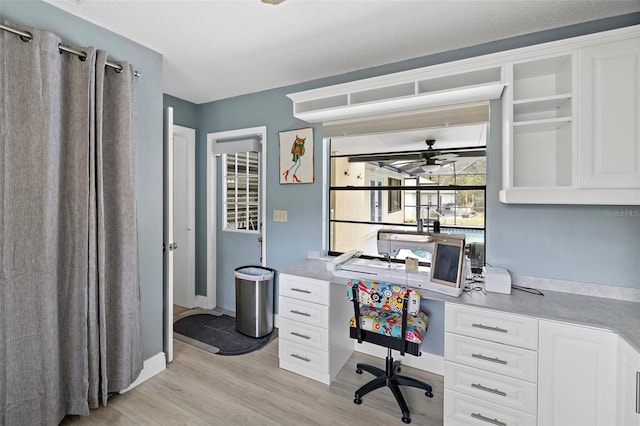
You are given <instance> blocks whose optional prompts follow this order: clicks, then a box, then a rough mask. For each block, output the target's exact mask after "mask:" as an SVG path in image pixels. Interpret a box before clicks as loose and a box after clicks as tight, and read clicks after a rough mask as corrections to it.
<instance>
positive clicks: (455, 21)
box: [46, 0, 640, 104]
mask: <svg viewBox="0 0 640 426" xmlns="http://www.w3.org/2000/svg"><path fill="white" fill-rule="evenodd" d="M46 1H47V2H48V3H51V4H52V5H54V6H56V7H59V8H61V9H64V10H66V11H68V12H70V13H72V14H74V15H77V16H79V17H81V18H84V19H85V20H87V21H90V22H93V23H95V24H97V25H100V26H102V27H105V28H108V29H109V30H111V31H113V32H115V33H118V34H120V35H122V36H125V37H127V38H129V39H131V40H134V41H136V42H137V43H140V44H142V45H144V46H147V47H149V48H151V49H154V50H156V51H158V52H160V53H162V54H163V55H164V92H165V93H168V94H170V95H173V96H176V97H178V98H182V99H185V100H188V101H190V102H193V103H196V104H200V103H204V102H209V101H213V100H217V99H223V98H228V97H233V96H237V95H241V94H246V93H253V92H258V91H261V90H266V89H270V88H274V87H281V86H286V85H290V84H295V83H300V82H304V81H310V80H313V79H317V78H322V77H328V76H332V75H338V74H342V73H346V72H350V71H355V70H359V69H365V68H370V67H374V66H377V65H382V64H388V63H392V62H398V61H402V60H406V59H411V58H416V57H420V56H425V55H429V54H433V53H437V52H442V51H447V50H451V49H456V48H461V47H466V46H472V45H476V44H480V43H484V42H489V41H493V40H499V39H504V38H508V37H513V36H517V35H522V34H528V33H533V32H537V31H542V30H545V29H550V28H557V27H562V26H566V25H571V24H575V23H579V22H585V21H591V20H595V19H599V18H605V17H610V16H616V15H623V14H627V13H632V12H638V11H640V1H638V0H628V1H618V0H599V1H583V0H560V1H558V0H555V1H547V0H534V1H531V0H529V1H525V0H496V1H484V0H473V1H466V0H449V1H436V0H421V1H407V0H359V1H358V0H352V1H343V0H287V1H285V2H284V3H281V4H280V5H277V6H274V5H269V4H264V3H262V2H261V1H260V0H209V1H192V0H164V1H152V0H129V1H122V0H120V1H118V0H98V1H96V0H46ZM116 59H126V60H129V61H130V62H132V63H134V64H135V58H116Z"/></svg>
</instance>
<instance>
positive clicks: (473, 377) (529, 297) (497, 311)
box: [281, 259, 640, 426]
mask: <svg viewBox="0 0 640 426" xmlns="http://www.w3.org/2000/svg"><path fill="white" fill-rule="evenodd" d="M282 275H284V276H285V281H286V279H287V278H286V277H301V278H304V279H311V280H314V281H313V282H314V283H315V284H320V285H324V286H326V287H327V289H330V288H331V290H330V291H331V292H332V294H335V296H334V300H333V305H331V306H328V316H329V318H331V317H341V318H342V317H348V316H350V315H352V312H351V305H350V304H349V303H340V302H339V299H340V298H342V299H344V300H345V301H346V300H347V294H346V291H345V290H344V287H343V286H344V284H345V283H344V282H341V281H340V280H336V279H335V278H334V277H333V275H332V274H331V272H328V271H327V270H326V262H325V261H323V260H317V259H307V260H304V261H301V262H298V263H296V264H294V265H291V266H289V267H288V268H286V269H285V270H284V271H282V273H281V276H282ZM328 291H329V290H328ZM421 292H422V297H423V298H424V299H427V301H429V302H424V303H432V304H433V303H436V305H437V304H438V302H442V304H443V305H444V310H440V312H439V314H440V315H442V312H444V317H445V318H444V320H443V321H442V319H441V318H439V319H440V320H441V321H435V318H433V313H430V316H431V318H430V323H429V330H428V332H427V335H429V334H438V335H441V336H443V338H444V356H442V355H440V354H430V353H429V348H425V344H423V356H422V357H420V358H426V359H427V360H430V361H431V362H430V363H428V365H429V366H430V367H427V368H424V367H421V365H420V361H419V360H420V358H416V357H411V356H407V357H404V358H403V360H402V362H403V363H405V364H407V365H411V366H415V367H418V368H424V369H427V370H429V371H432V372H435V373H438V374H442V375H444V376H445V380H444V382H445V392H444V393H445V407H444V417H445V423H446V424H460V423H466V422H473V421H478V420H480V421H487V420H484V419H489V420H491V421H492V422H493V421H494V420H496V419H498V420H497V421H500V422H502V423H505V424H562V423H567V422H570V423H574V424H585V425H586V424H625V425H626V424H632V425H636V426H638V425H640V413H638V412H639V411H640V394H639V393H640V392H639V391H638V387H639V386H640V303H638V302H635V301H626V300H616V299H609V298H604V297H594V296H587V295H581V294H574V293H566V292H559V291H552V290H547V289H545V290H543V293H544V296H538V295H533V294H530V293H525V292H522V291H518V290H513V292H512V294H510V295H506V294H497V293H487V294H486V295H485V294H483V293H482V292H480V291H473V292H468V293H463V294H462V295H461V296H460V297H449V296H445V295H442V294H438V293H433V292H429V291H424V290H422V291H421ZM281 303H282V299H281ZM336 309H338V310H340V312H336V311H335V310H336ZM345 309H346V310H347V311H348V313H347V314H346V315H345V313H344V312H342V310H345ZM427 311H428V309H427ZM435 324H439V327H434V325H435ZM333 333H336V334H338V335H340V336H342V337H339V338H337V339H334V341H335V342H338V343H336V345H337V346H339V348H337V353H339V354H340V362H342V359H343V358H344V354H345V345H346V347H348V346H349V345H350V344H351V345H352V347H353V348H355V347H358V350H360V348H361V347H362V346H363V345H356V344H354V343H353V341H352V342H351V343H350V344H349V343H346V342H348V341H347V339H346V337H348V323H347V322H346V320H345V322H344V327H343V330H342V329H341V328H340V326H339V324H334V325H333V329H332V330H329V334H330V335H331V334H333ZM345 336H346V337H345ZM327 345H328V346H327V347H326V348H324V349H326V351H327V353H328V354H331V352H332V349H333V348H332V347H331V344H330V343H329V342H327ZM364 351H365V352H369V351H368V350H364ZM381 355H382V354H381ZM382 356H383V355H382ZM434 361H435V363H434ZM434 365H435V367H433V366H434ZM332 368H333V369H334V370H335V368H336V365H333V366H332ZM298 372H299V371H298ZM329 382H330V380H329ZM503 394H506V395H503ZM514 395H515V396H514ZM494 424H496V423H494Z"/></svg>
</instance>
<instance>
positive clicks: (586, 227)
mask: <svg viewBox="0 0 640 426" xmlns="http://www.w3.org/2000/svg"><path fill="white" fill-rule="evenodd" d="M638 23H640V14H639V13H635V14H631V15H625V16H620V17H615V18H608V19H603V20H599V21H594V22H589V23H584V24H579V25H573V26H570V27H565V28H561V29H555V30H551V31H545V32H541V33H536V34H531V35H527V36H520V37H515V38H511V39H508V40H501V41H498V42H493V43H487V44H483V45H480V46H475V47H471V48H465V49H459V50H455V51H449V52H443V53H439V54H436V55H430V56H425V57H422V58H418V59H414V60H410V61H404V62H400V63H395V64H389V65H385V66H381V67H376V68H371V69H366V70H362V71H358V72H353V73H349V74H345V75H340V76H334V77H330V78H324V79H320V80H316V81H312V82H307V83H303V84H297V85H293V86H288V87H284V88H277V89H273V90H267V91H263V92H259V93H254V94H250V95H244V96H238V97H235V98H230V99H224V100H220V101H215V102H210V103H206V104H201V105H198V107H197V120H196V123H197V127H196V129H197V131H196V143H197V147H196V157H197V158H196V162H197V165H196V169H197V170H196V180H197V185H196V193H197V199H198V203H197V206H196V226H197V228H198V230H197V235H198V238H197V241H196V252H197V255H196V256H197V258H196V282H197V284H196V286H197V293H198V294H205V293H206V259H207V253H206V224H205V215H206V209H205V204H204V199H205V197H206V188H205V185H204V183H205V174H206V158H205V145H206V135H207V133H209V132H218V131H224V130H231V129H237V128H244V127H253V126H259V125H265V124H266V125H267V128H268V153H267V157H268V158H267V165H266V166H267V174H268V177H267V217H266V218H265V222H266V226H267V229H268V230H267V247H268V255H267V263H268V265H269V266H271V267H273V268H275V269H277V270H282V269H284V268H286V266H287V265H289V264H291V263H294V262H296V261H299V260H301V259H303V258H304V257H305V256H306V254H307V250H308V249H319V248H320V247H321V244H322V234H321V233H322V226H321V225H322V204H321V200H322V191H323V188H322V182H321V179H320V174H319V173H318V172H317V174H316V176H317V179H316V182H315V183H314V184H306V185H280V184H279V177H278V173H277V171H278V163H277V159H278V139H277V135H278V132H279V131H283V130H289V129H293V128H298V127H304V126H306V125H308V124H307V123H304V122H301V121H299V120H296V119H295V118H294V117H293V116H292V105H291V102H290V100H289V99H288V98H287V97H286V94H287V93H292V92H298V91H303V90H307V89H312V88H317V87H322V86H327V85H332V84H338V83H342V82H346V81H352V80H357V79H361V78H367V77H372V76H377V75H382V74H387V73H392V72H397V71H403V70H407V69H412V68H418V67H423V66H428V65H434V64H437V63H442V62H448V61H453V60H458V59H464V58H468V57H472V56H478V55H483V54H488V53H493V52H497V51H502V50H506V49H513V48H518V47H522V46H527V45H532V44H538V43H542V42H547V41H552V40H557V39H562V38H567V37H575V36H579V35H583V34H588V33H592V32H598V31H604V30H608V29H613V28H618V27H623V26H628V25H634V24H638ZM312 126H313V127H314V140H315V142H316V144H315V167H316V171H319V170H321V166H322V150H321V143H320V141H321V140H322V127H321V125H316V124H313V125H312ZM500 132H501V125H500V103H499V102H493V103H492V108H491V129H490V140H489V147H488V155H489V167H488V172H487V174H488V176H487V261H488V262H489V263H490V264H493V265H494V266H503V267H507V268H508V269H510V270H511V271H512V272H514V273H518V274H525V275H533V276H539V277H547V278H556V279H566V280H574V281H584V282H592V283H597V284H603V285H617V286H625V287H636V288H640V280H639V279H638V276H640V262H638V259H640V219H638V218H637V217H630V216H626V217H625V216H623V217H612V216H610V215H609V213H608V212H610V211H612V210H615V211H625V210H632V211H636V210H637V209H638V207H637V206H615V207H612V206H605V207H603V206H557V205H556V206H543V205H505V204H502V203H500V202H499V201H498V190H499V189H500V188H501V181H502V177H501V139H502V135H501V133H500ZM274 209H282V210H288V212H289V222H287V223H279V222H273V221H272V217H271V216H272V213H271V212H272V211H273V210H274ZM235 266H237V265H230V264H224V265H219V271H218V272H219V273H218V276H219V277H223V278H224V277H231V276H232V275H233V268H234V267H235ZM233 291H234V290H233V286H230V285H229V286H227V285H225V286H219V287H218V294H217V296H218V297H217V298H218V300H219V301H222V302H223V303H225V301H232V300H233ZM224 307H226V308H230V309H233V306H230V305H227V306H224Z"/></svg>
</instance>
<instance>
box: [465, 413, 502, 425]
mask: <svg viewBox="0 0 640 426" xmlns="http://www.w3.org/2000/svg"><path fill="white" fill-rule="evenodd" d="M471 417H473V418H474V419H478V420H482V421H483V422H487V423H491V424H492V425H497V426H507V424H506V423H504V422H501V421H500V420H498V419H490V418H489V417H485V416H483V415H482V414H480V413H471Z"/></svg>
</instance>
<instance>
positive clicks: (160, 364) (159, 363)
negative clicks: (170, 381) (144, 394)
mask: <svg viewBox="0 0 640 426" xmlns="http://www.w3.org/2000/svg"><path fill="white" fill-rule="evenodd" d="M166 368H167V358H166V356H165V354H164V352H158V353H157V354H155V355H153V356H152V357H151V358H148V359H146V360H145V361H144V365H143V366H142V371H141V372H140V374H139V375H138V378H137V379H136V380H135V381H134V382H133V383H131V385H130V386H129V387H128V388H126V389H123V390H121V391H120V392H119V393H121V394H122V393H126V392H129V391H130V390H131V389H133V388H135V387H136V386H138V385H140V384H142V383H144V382H146V381H147V380H149V379H150V378H152V377H153V376H155V375H156V374H158V373H160V372H162V371H164V370H165V369H166Z"/></svg>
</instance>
